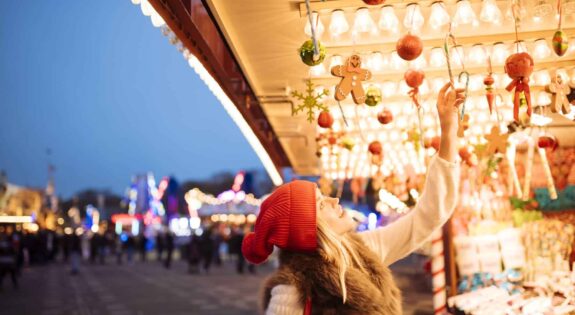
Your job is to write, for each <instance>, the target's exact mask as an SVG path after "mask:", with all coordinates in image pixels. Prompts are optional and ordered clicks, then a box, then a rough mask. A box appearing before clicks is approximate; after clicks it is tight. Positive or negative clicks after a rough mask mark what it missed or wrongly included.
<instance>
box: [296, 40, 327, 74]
mask: <svg viewBox="0 0 575 315" xmlns="http://www.w3.org/2000/svg"><path fill="white" fill-rule="evenodd" d="M317 45H318V46H319V58H317V60H314V58H313V55H314V49H313V40H311V39H308V40H306V41H305V42H304V43H303V45H301V47H300V49H299V56H300V58H301V61H303V63H305V64H306V65H308V66H310V67H313V66H317V65H319V64H320V63H322V62H323V60H324V59H325V46H324V45H322V44H321V43H320V41H319V40H318V41H317Z"/></svg>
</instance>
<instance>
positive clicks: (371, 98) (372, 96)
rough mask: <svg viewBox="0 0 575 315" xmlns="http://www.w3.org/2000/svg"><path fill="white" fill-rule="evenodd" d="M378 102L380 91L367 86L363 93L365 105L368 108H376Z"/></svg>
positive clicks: (372, 86)
mask: <svg viewBox="0 0 575 315" xmlns="http://www.w3.org/2000/svg"><path fill="white" fill-rule="evenodd" d="M380 102H381V90H380V89H379V88H378V87H377V86H374V85H371V86H369V87H368V88H367V91H366V92H365V104H366V105H368V106H377V104H379V103H380Z"/></svg>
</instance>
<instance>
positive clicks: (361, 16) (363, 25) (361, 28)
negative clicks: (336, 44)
mask: <svg viewBox="0 0 575 315" xmlns="http://www.w3.org/2000/svg"><path fill="white" fill-rule="evenodd" d="M374 25H375V24H374V23H373V20H372V19H371V15H370V14H369V10H368V9H367V8H359V9H357V11H355V20H354V21H353V30H354V32H356V33H367V32H370V31H372V30H373V28H374Z"/></svg>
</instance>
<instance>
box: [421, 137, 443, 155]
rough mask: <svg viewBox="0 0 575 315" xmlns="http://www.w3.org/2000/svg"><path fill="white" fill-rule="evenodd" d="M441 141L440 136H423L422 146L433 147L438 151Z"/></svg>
mask: <svg viewBox="0 0 575 315" xmlns="http://www.w3.org/2000/svg"><path fill="white" fill-rule="evenodd" d="M440 142H441V137H439V136H435V137H425V139H424V140H423V147H424V148H426V149H429V148H433V149H434V150H435V151H439V143H440Z"/></svg>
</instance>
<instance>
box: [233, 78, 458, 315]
mask: <svg viewBox="0 0 575 315" xmlns="http://www.w3.org/2000/svg"><path fill="white" fill-rule="evenodd" d="M463 101H464V96H463V90H459V89H458V90H455V89H454V88H453V87H452V86H451V85H450V84H449V83H448V84H446V85H445V86H444V87H443V88H442V89H441V91H440V92H439V95H438V100H437V110H438V114H439V120H440V125H441V141H440V147H439V153H438V157H434V158H433V159H432V161H431V163H430V165H429V170H428V174H427V180H426V185H425V189H424V192H423V194H422V196H421V199H420V200H419V202H418V204H417V205H416V206H415V208H414V209H413V210H412V211H410V212H409V213H408V214H407V215H405V216H404V217H402V218H401V219H399V220H398V221H396V222H394V223H393V224H391V225H388V226H386V227H383V228H379V229H376V230H373V231H368V232H362V233H353V230H354V228H355V224H354V222H353V220H352V219H351V218H350V217H349V216H348V215H347V214H346V212H345V211H344V210H343V209H342V207H341V206H340V205H339V204H338V203H339V200H338V199H337V198H329V197H324V196H322V195H321V193H320V192H319V190H318V189H317V187H316V185H315V184H314V183H311V182H306V181H294V182H291V183H288V184H285V185H283V186H281V187H279V188H278V189H277V190H276V191H274V193H272V194H271V195H270V196H269V197H268V198H267V199H266V200H265V201H264V202H263V204H262V206H261V209H260V214H259V216H258V218H257V221H256V224H255V230H254V232H253V233H250V234H249V235H247V236H246V237H245V239H244V241H243V244H242V252H243V253H244V256H245V257H246V259H247V260H249V261H250V262H252V263H255V264H258V263H262V262H263V261H265V260H266V259H267V257H268V256H269V255H270V253H271V252H272V251H273V247H274V246H276V247H279V248H280V249H281V251H280V255H279V259H280V267H279V269H278V271H277V272H276V273H275V274H273V275H272V276H271V277H270V278H269V279H268V280H267V281H266V283H265V286H264V294H263V297H262V305H263V309H264V310H265V311H266V314H298V315H300V314H312V313H313V314H392V315H394V314H401V313H402V310H401V294H400V291H399V289H398V288H397V286H396V285H395V283H394V281H393V277H392V275H391V272H390V271H389V269H388V268H387V266H388V265H390V264H392V263H393V262H395V261H397V260H398V259H401V258H403V257H405V256H406V255H408V254H409V253H411V252H412V251H414V250H415V249H417V248H418V247H419V246H421V244H422V243H424V242H425V241H426V240H427V239H428V238H429V236H430V235H431V234H432V233H433V231H435V230H436V229H439V228H440V227H441V226H442V225H443V224H444V223H445V222H446V221H447V220H448V218H449V217H450V216H451V213H452V212H453V209H454V208H455V203H456V194H457V188H458V179H459V167H458V165H457V164H456V163H455V159H456V152H457V135H456V134H457V124H458V122H457V120H458V114H457V113H458V108H459V106H460V105H461V104H462V103H463Z"/></svg>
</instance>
